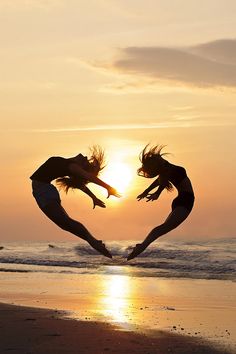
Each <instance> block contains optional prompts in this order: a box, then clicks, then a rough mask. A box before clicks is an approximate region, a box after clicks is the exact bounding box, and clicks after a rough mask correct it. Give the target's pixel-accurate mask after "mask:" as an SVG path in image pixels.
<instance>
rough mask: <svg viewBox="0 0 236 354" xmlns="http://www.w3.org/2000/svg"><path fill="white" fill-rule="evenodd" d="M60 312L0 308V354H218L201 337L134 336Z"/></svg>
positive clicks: (165, 333) (2, 305)
mask: <svg viewBox="0 0 236 354" xmlns="http://www.w3.org/2000/svg"><path fill="white" fill-rule="evenodd" d="M60 315H62V313H60V312H59V311H56V310H54V311H53V310H45V309H37V308H30V307H20V306H14V305H6V304H1V305H0V330H1V340H0V353H17V354H23V353H24V354H26V353H27V354H31V353H32V354H39V353H40V354H41V353H42V354H43V353H47V354H50V353H54V354H55V353H70V354H74V353H80V354H83V353H86V354H90V353H91V354H101V353H117V354H118V353H119V354H121V353H129V352H130V353H131V352H132V353H133V354H154V353H155V354H159V353H161V354H166V353H176V354H191V353H199V354H200V353H201V354H205V353H206V354H211V353H212V354H213V353H214V354H220V353H228V351H227V350H224V349H222V348H221V349H219V348H218V349H217V348H216V347H214V346H213V345H212V344H210V343H207V342H206V341H203V340H202V339H201V338H194V337H189V336H185V335H180V334H173V333H169V332H165V331H152V332H150V333H137V332H134V331H126V330H124V329H121V328H119V327H117V326H115V325H112V324H110V323H107V322H96V321H78V320H68V319H62V318H61V317H60Z"/></svg>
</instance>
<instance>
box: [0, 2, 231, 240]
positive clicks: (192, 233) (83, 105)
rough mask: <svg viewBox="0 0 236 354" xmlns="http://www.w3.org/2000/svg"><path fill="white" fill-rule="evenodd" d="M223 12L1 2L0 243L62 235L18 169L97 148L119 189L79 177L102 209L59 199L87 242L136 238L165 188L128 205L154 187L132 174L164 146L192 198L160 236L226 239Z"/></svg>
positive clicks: (166, 201)
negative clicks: (185, 212) (146, 152)
mask: <svg viewBox="0 0 236 354" xmlns="http://www.w3.org/2000/svg"><path fill="white" fill-rule="evenodd" d="M235 13H236V3H235V1H233V0H225V1H223V0H222V1H217V2H216V1H213V0H207V1H205V2H204V6H201V5H199V4H198V3H197V2H196V1H193V0H188V1H187V0H186V1H182V2H181V6H179V1H178V0H172V1H166V0H160V1H155V0H150V1H148V2H147V1H138V2H137V1H134V0H118V1H115V0H109V1H108V0H91V1H85V0H79V1H76V0H72V1H69V2H68V1H65V0H20V1H8V0H2V1H1V3H0V43H1V45H0V58H1V59H0V61H1V65H0V77H1V80H0V117H1V118H0V119H1V128H0V129H1V130H0V141H1V152H0V153H1V162H2V171H3V172H2V183H1V184H2V186H3V187H4V188H3V190H2V191H1V205H0V208H1V210H0V212H1V219H2V222H1V228H2V230H1V235H0V238H1V239H2V240H14V239H17V240H19V239H20V240H21V239H29V240H31V239H37V240H52V239H53V240H65V239H68V240H71V239H74V237H73V236H72V235H68V234H66V235H65V233H64V232H63V231H62V230H60V229H58V228H57V227H56V226H55V225H53V224H52V223H50V222H49V221H48V220H47V219H46V218H45V217H44V216H43V215H42V213H41V212H40V210H39V209H38V208H37V206H36V204H35V202H34V200H33V198H32V196H31V186H30V182H29V176H30V175H31V174H32V173H33V171H34V170H35V169H36V168H37V167H38V166H39V165H40V164H41V163H43V162H44V161H45V160H46V159H47V158H48V157H49V156H52V155H54V156H55V155H57V156H58V155H59V156H64V157H71V156H74V155H75V154H77V153H79V152H82V153H84V154H88V153H89V146H92V145H94V144H99V145H101V146H102V147H103V148H104V149H105V151H106V156H107V167H106V168H105V169H104V171H103V175H102V176H103V178H104V180H106V181H107V182H109V183H111V184H113V185H114V187H116V188H117V189H118V190H119V191H120V192H121V193H122V195H123V197H122V198H121V199H119V200H117V201H115V199H114V198H110V199H108V200H106V198H105V195H104V193H103V192H102V190H101V189H99V188H97V187H95V186H92V185H90V187H91V189H92V190H93V191H95V192H96V193H97V194H98V197H100V198H101V199H103V200H105V202H106V206H107V208H106V209H103V210H101V209H99V208H96V209H95V210H93V209H92V203H91V201H90V200H89V199H88V197H87V196H83V195H82V193H81V192H75V193H69V194H68V195H67V196H66V195H65V194H63V193H62V201H63V206H64V207H65V208H66V210H67V211H68V213H69V214H70V215H71V216H73V217H74V218H75V219H78V220H79V221H80V222H82V223H84V224H85V225H86V227H87V228H88V229H89V230H91V232H92V233H93V234H94V235H95V236H96V237H98V238H103V239H105V240H106V239H117V238H121V239H143V238H144V236H145V235H146V233H147V232H149V231H150V229H151V228H153V227H154V226H156V225H157V224H159V223H161V222H162V221H163V220H164V219H165V218H166V216H167V214H168V213H169V211H170V205H171V201H172V199H173V198H174V196H175V194H174V193H173V194H171V193H165V192H164V193H163V194H162V196H161V198H160V200H159V201H158V202H156V203H145V202H143V201H142V202H137V201H136V196H137V195H138V194H140V193H141V192H142V190H143V189H145V188H147V186H148V184H149V183H151V182H152V181H151V180H147V179H143V178H141V177H138V176H137V175H136V170H137V168H138V167H139V164H140V163H139V158H138V156H139V153H140V151H141V150H142V148H143V147H144V146H145V145H146V144H147V143H149V142H151V143H161V144H165V145H167V148H166V151H168V152H170V153H171V154H170V155H169V156H168V158H169V160H170V161H171V162H173V163H176V164H178V165H183V166H184V167H185V168H186V169H187V172H188V175H189V177H190V178H191V180H192V182H193V186H194V190H195V193H196V204H195V207H194V210H193V212H192V214H191V215H190V217H189V218H188V219H187V220H186V221H185V223H184V224H183V225H181V226H180V227H179V228H177V229H176V230H174V231H172V232H171V233H170V235H168V236H167V237H170V238H171V237H173V238H176V237H181V238H194V239H196V238H198V237H204V238H210V237H215V236H217V237H228V236H230V237H233V236H235V222H234V213H235V192H234V188H233V186H234V183H235V177H236V168H235V165H236V164H235V148H236V142H235V130H236V129H235V124H236V122H235V116H236V103H235V94H236V39H235V33H236V21H235ZM112 182H113V183H112Z"/></svg>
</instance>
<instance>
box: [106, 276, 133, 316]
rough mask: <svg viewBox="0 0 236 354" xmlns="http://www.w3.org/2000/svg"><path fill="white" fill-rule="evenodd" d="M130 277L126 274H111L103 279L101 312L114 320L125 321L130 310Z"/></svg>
mask: <svg viewBox="0 0 236 354" xmlns="http://www.w3.org/2000/svg"><path fill="white" fill-rule="evenodd" d="M131 292H132V291H131V279H130V277H129V276H127V275H111V276H109V277H107V278H106V279H104V295H103V297H102V298H101V313H102V315H104V316H108V317H110V318H112V320H113V321H115V322H127V320H128V315H129V311H130V299H131V298H132V297H131Z"/></svg>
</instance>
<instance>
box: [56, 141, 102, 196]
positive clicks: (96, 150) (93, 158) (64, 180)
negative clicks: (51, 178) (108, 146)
mask: <svg viewBox="0 0 236 354" xmlns="http://www.w3.org/2000/svg"><path fill="white" fill-rule="evenodd" d="M89 150H90V157H89V159H88V166H87V167H85V168H84V169H85V170H86V171H87V172H89V173H91V174H93V175H94V176H98V175H99V173H100V171H101V170H102V169H103V168H104V167H105V153H104V150H103V149H102V148H101V147H100V146H99V145H94V146H92V147H90V148H89ZM88 182H89V181H87V180H85V179H84V178H83V177H80V176H63V177H59V178H57V179H56V183H57V185H58V186H59V188H61V189H64V191H65V192H66V193H67V192H68V190H69V189H78V188H80V187H83V186H85V185H86V184H87V183H88Z"/></svg>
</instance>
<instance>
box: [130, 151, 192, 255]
mask: <svg viewBox="0 0 236 354" xmlns="http://www.w3.org/2000/svg"><path fill="white" fill-rule="evenodd" d="M162 148H163V146H158V145H157V146H154V147H152V148H149V146H148V145H147V146H146V147H145V148H144V149H143V151H142V152H141V154H140V161H141V163H142V166H141V167H140V168H139V169H138V175H139V176H142V177H146V178H154V177H157V178H156V180H155V181H154V182H153V183H152V184H151V185H150V186H149V187H148V188H147V189H146V190H145V191H144V192H143V193H141V194H140V195H139V196H138V197H137V199H138V201H140V200H141V199H144V198H146V199H147V200H146V201H147V202H149V201H154V200H157V199H158V198H159V196H160V194H161V192H162V191H163V190H164V189H167V190H168V191H172V190H173V185H174V186H175V188H176V189H177V191H178V196H177V197H176V198H175V199H174V200H173V202H172V205H171V207H172V211H171V213H170V214H169V216H168V217H167V219H166V220H165V221H164V223H163V224H161V225H159V226H157V227H155V228H154V229H153V230H152V231H151V232H150V233H149V234H148V235H147V237H146V238H145V239H144V241H143V242H142V243H140V244H137V245H136V246H135V247H134V248H133V251H132V252H131V253H130V254H129V255H128V258H127V260H130V259H132V258H135V257H137V256H138V255H139V254H140V253H142V252H143V251H144V250H145V249H146V248H147V247H148V246H149V245H150V244H151V243H152V242H153V241H155V240H156V239H157V238H159V237H160V236H162V235H164V234H166V233H167V232H169V231H171V230H173V229H175V228H176V227H177V226H179V225H180V224H181V223H182V222H183V221H184V220H185V219H186V218H187V216H188V215H189V214H190V212H191V210H192V208H193V204H194V192H193V188H192V184H191V181H190V179H189V178H188V176H187V174H186V171H185V169H184V168H183V167H180V166H175V165H173V164H171V163H169V162H168V161H167V160H165V159H164V158H163V155H165V154H163V153H161V151H162ZM157 187H158V189H157V190H156V191H155V192H154V193H150V192H151V191H152V190H153V189H154V188H157Z"/></svg>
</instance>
